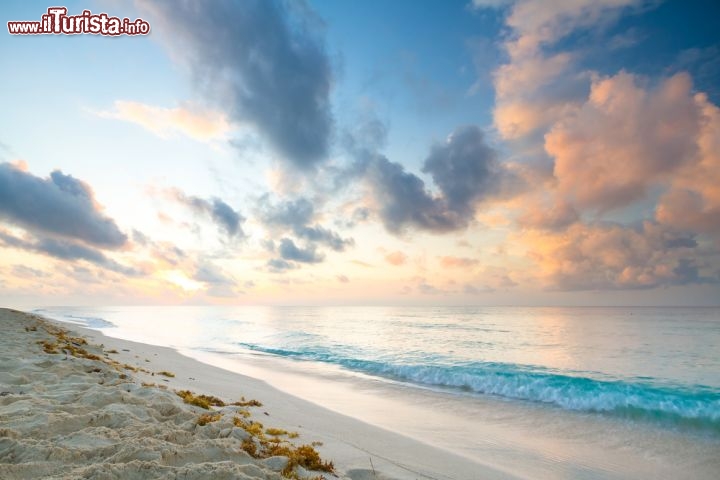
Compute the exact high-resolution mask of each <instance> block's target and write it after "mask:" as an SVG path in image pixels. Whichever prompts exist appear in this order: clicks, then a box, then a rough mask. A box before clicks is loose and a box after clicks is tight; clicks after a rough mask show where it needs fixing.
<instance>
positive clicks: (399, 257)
mask: <svg viewBox="0 0 720 480" xmlns="http://www.w3.org/2000/svg"><path fill="white" fill-rule="evenodd" d="M407 258H408V257H407V255H405V254H404V253H403V252H401V251H399V250H396V251H394V252H391V253H388V254H387V255H385V261H386V262H388V263H389V264H390V265H395V266H398V265H403V264H405V262H406V261H407Z"/></svg>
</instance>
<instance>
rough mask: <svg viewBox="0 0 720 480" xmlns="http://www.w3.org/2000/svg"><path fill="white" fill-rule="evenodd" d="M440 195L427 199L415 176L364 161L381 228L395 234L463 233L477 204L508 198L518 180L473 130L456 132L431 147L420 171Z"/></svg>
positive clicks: (376, 159)
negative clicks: (409, 230) (410, 230)
mask: <svg viewBox="0 0 720 480" xmlns="http://www.w3.org/2000/svg"><path fill="white" fill-rule="evenodd" d="M422 170H423V172H424V173H427V174H430V176H431V177H432V179H433V181H434V183H435V184H436V185H437V186H438V188H439V190H440V194H439V195H433V194H432V193H431V192H429V191H428V189H427V188H426V187H425V182H424V181H423V180H422V179H420V178H419V177H418V176H416V175H414V174H412V173H409V172H406V171H405V169H404V167H403V166H402V165H400V164H399V163H394V162H391V161H389V160H388V159H387V158H385V157H383V156H381V155H374V156H371V157H370V158H369V160H367V162H366V166H365V176H366V179H367V180H368V183H369V185H370V188H371V189H372V191H373V196H374V200H375V203H376V204H377V205H378V209H379V214H380V218H381V219H382V221H383V223H384V225H385V228H386V229H387V230H388V231H390V232H392V233H400V232H402V231H403V230H404V229H405V228H406V227H409V226H411V227H415V228H418V229H421V230H427V231H431V232H436V233H443V232H450V231H455V230H460V229H463V228H466V227H467V226H468V224H469V223H470V222H471V221H472V220H473V219H474V216H475V210H476V208H477V205H478V203H480V202H482V201H485V200H489V199H495V200H497V199H503V198H509V197H510V196H512V195H514V194H515V191H516V190H517V189H518V188H519V186H518V185H519V184H518V183H517V182H519V180H518V179H517V178H516V177H515V175H514V174H513V173H512V172H511V170H509V169H508V168H507V167H506V166H505V165H504V164H501V163H499V162H498V161H497V159H496V154H495V152H494V151H493V150H492V149H491V148H490V147H488V146H487V145H486V143H485V141H484V137H483V134H482V131H481V130H480V129H479V128H478V127H476V126H466V127H459V128H457V129H456V130H455V131H454V132H453V133H452V134H451V135H450V136H449V137H448V138H447V140H446V141H445V142H443V143H440V144H436V145H434V146H433V147H432V149H431V151H430V154H429V155H428V157H427V159H426V160H425V162H424V165H423V169H422Z"/></svg>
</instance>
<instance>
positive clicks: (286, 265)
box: [267, 258, 297, 273]
mask: <svg viewBox="0 0 720 480" xmlns="http://www.w3.org/2000/svg"><path fill="white" fill-rule="evenodd" d="M267 265H268V268H269V269H270V271H271V272H274V273H281V272H284V271H286V270H292V269H294V268H297V265H295V264H294V263H291V262H287V261H285V260H283V259H282V258H273V259H271V260H269V261H268V263H267Z"/></svg>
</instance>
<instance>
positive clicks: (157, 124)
mask: <svg viewBox="0 0 720 480" xmlns="http://www.w3.org/2000/svg"><path fill="white" fill-rule="evenodd" d="M113 106H114V108H113V110H110V111H101V112H96V114H97V115H98V116H100V117H103V118H112V119H116V120H123V121H126V122H131V123H136V124H138V125H140V126H141V127H143V128H145V129H146V130H149V131H150V132H152V133H154V134H155V135H157V136H158V137H160V138H164V139H168V138H171V137H173V136H175V135H177V134H182V135H185V136H187V137H190V138H192V139H194V140H197V141H200V142H208V141H211V140H223V139H227V137H228V134H229V133H230V131H231V129H232V126H231V125H230V123H229V122H228V120H227V118H226V117H225V115H223V114H222V113H221V112H217V111H211V110H207V109H204V108H201V107H199V106H197V105H192V104H183V105H181V106H178V107H174V108H163V107H156V106H152V105H146V104H143V103H140V102H131V101H124V100H116V101H115V103H114V105H113Z"/></svg>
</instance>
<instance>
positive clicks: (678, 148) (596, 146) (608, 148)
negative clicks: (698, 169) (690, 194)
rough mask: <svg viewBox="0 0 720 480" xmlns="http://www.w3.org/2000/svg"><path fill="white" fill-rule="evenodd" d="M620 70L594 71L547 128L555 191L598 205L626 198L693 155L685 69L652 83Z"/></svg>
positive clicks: (694, 104) (695, 117) (698, 115)
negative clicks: (566, 111)
mask: <svg viewBox="0 0 720 480" xmlns="http://www.w3.org/2000/svg"><path fill="white" fill-rule="evenodd" d="M638 83H639V79H638V78H637V77H635V76H633V75H630V74H628V73H625V72H620V73H618V74H617V75H615V76H612V77H607V78H598V79H596V80H595V81H594V82H593V84H592V88H591V91H590V95H589V98H588V100H587V101H586V102H585V103H584V104H583V105H582V107H581V108H580V109H579V110H578V111H577V112H576V113H574V114H573V115H570V116H568V118H566V119H563V120H561V121H559V122H558V123H557V124H556V125H555V126H554V127H553V128H552V129H551V130H550V132H549V133H548V134H547V136H546V139H545V150H546V151H547V153H548V155H550V156H551V157H553V158H554V159H555V169H554V175H555V178H556V179H557V188H558V190H559V192H560V193H561V194H562V195H563V196H564V197H565V198H568V199H569V200H570V201H571V202H572V203H573V204H574V205H577V206H579V207H581V208H590V209H595V210H599V211H605V210H611V209H613V208H618V207H623V206H626V205H629V204H631V203H633V202H635V201H637V200H639V199H641V198H643V197H644V196H645V194H646V192H647V190H648V188H649V187H650V186H652V185H656V184H666V183H668V182H670V181H671V180H672V178H673V176H674V175H675V174H676V173H678V172H679V171H680V170H681V169H683V168H685V167H686V166H688V165H689V164H694V163H696V161H697V156H698V146H697V137H698V134H699V132H700V129H701V120H702V110H701V107H700V105H698V100H696V99H695V98H694V97H693V95H692V82H691V80H690V78H689V76H688V75H686V74H677V75H675V76H673V77H671V78H669V79H667V80H664V81H663V82H661V83H660V84H659V85H658V86H657V87H655V88H653V89H645V88H643V87H641V86H640V85H639V84H638Z"/></svg>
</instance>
